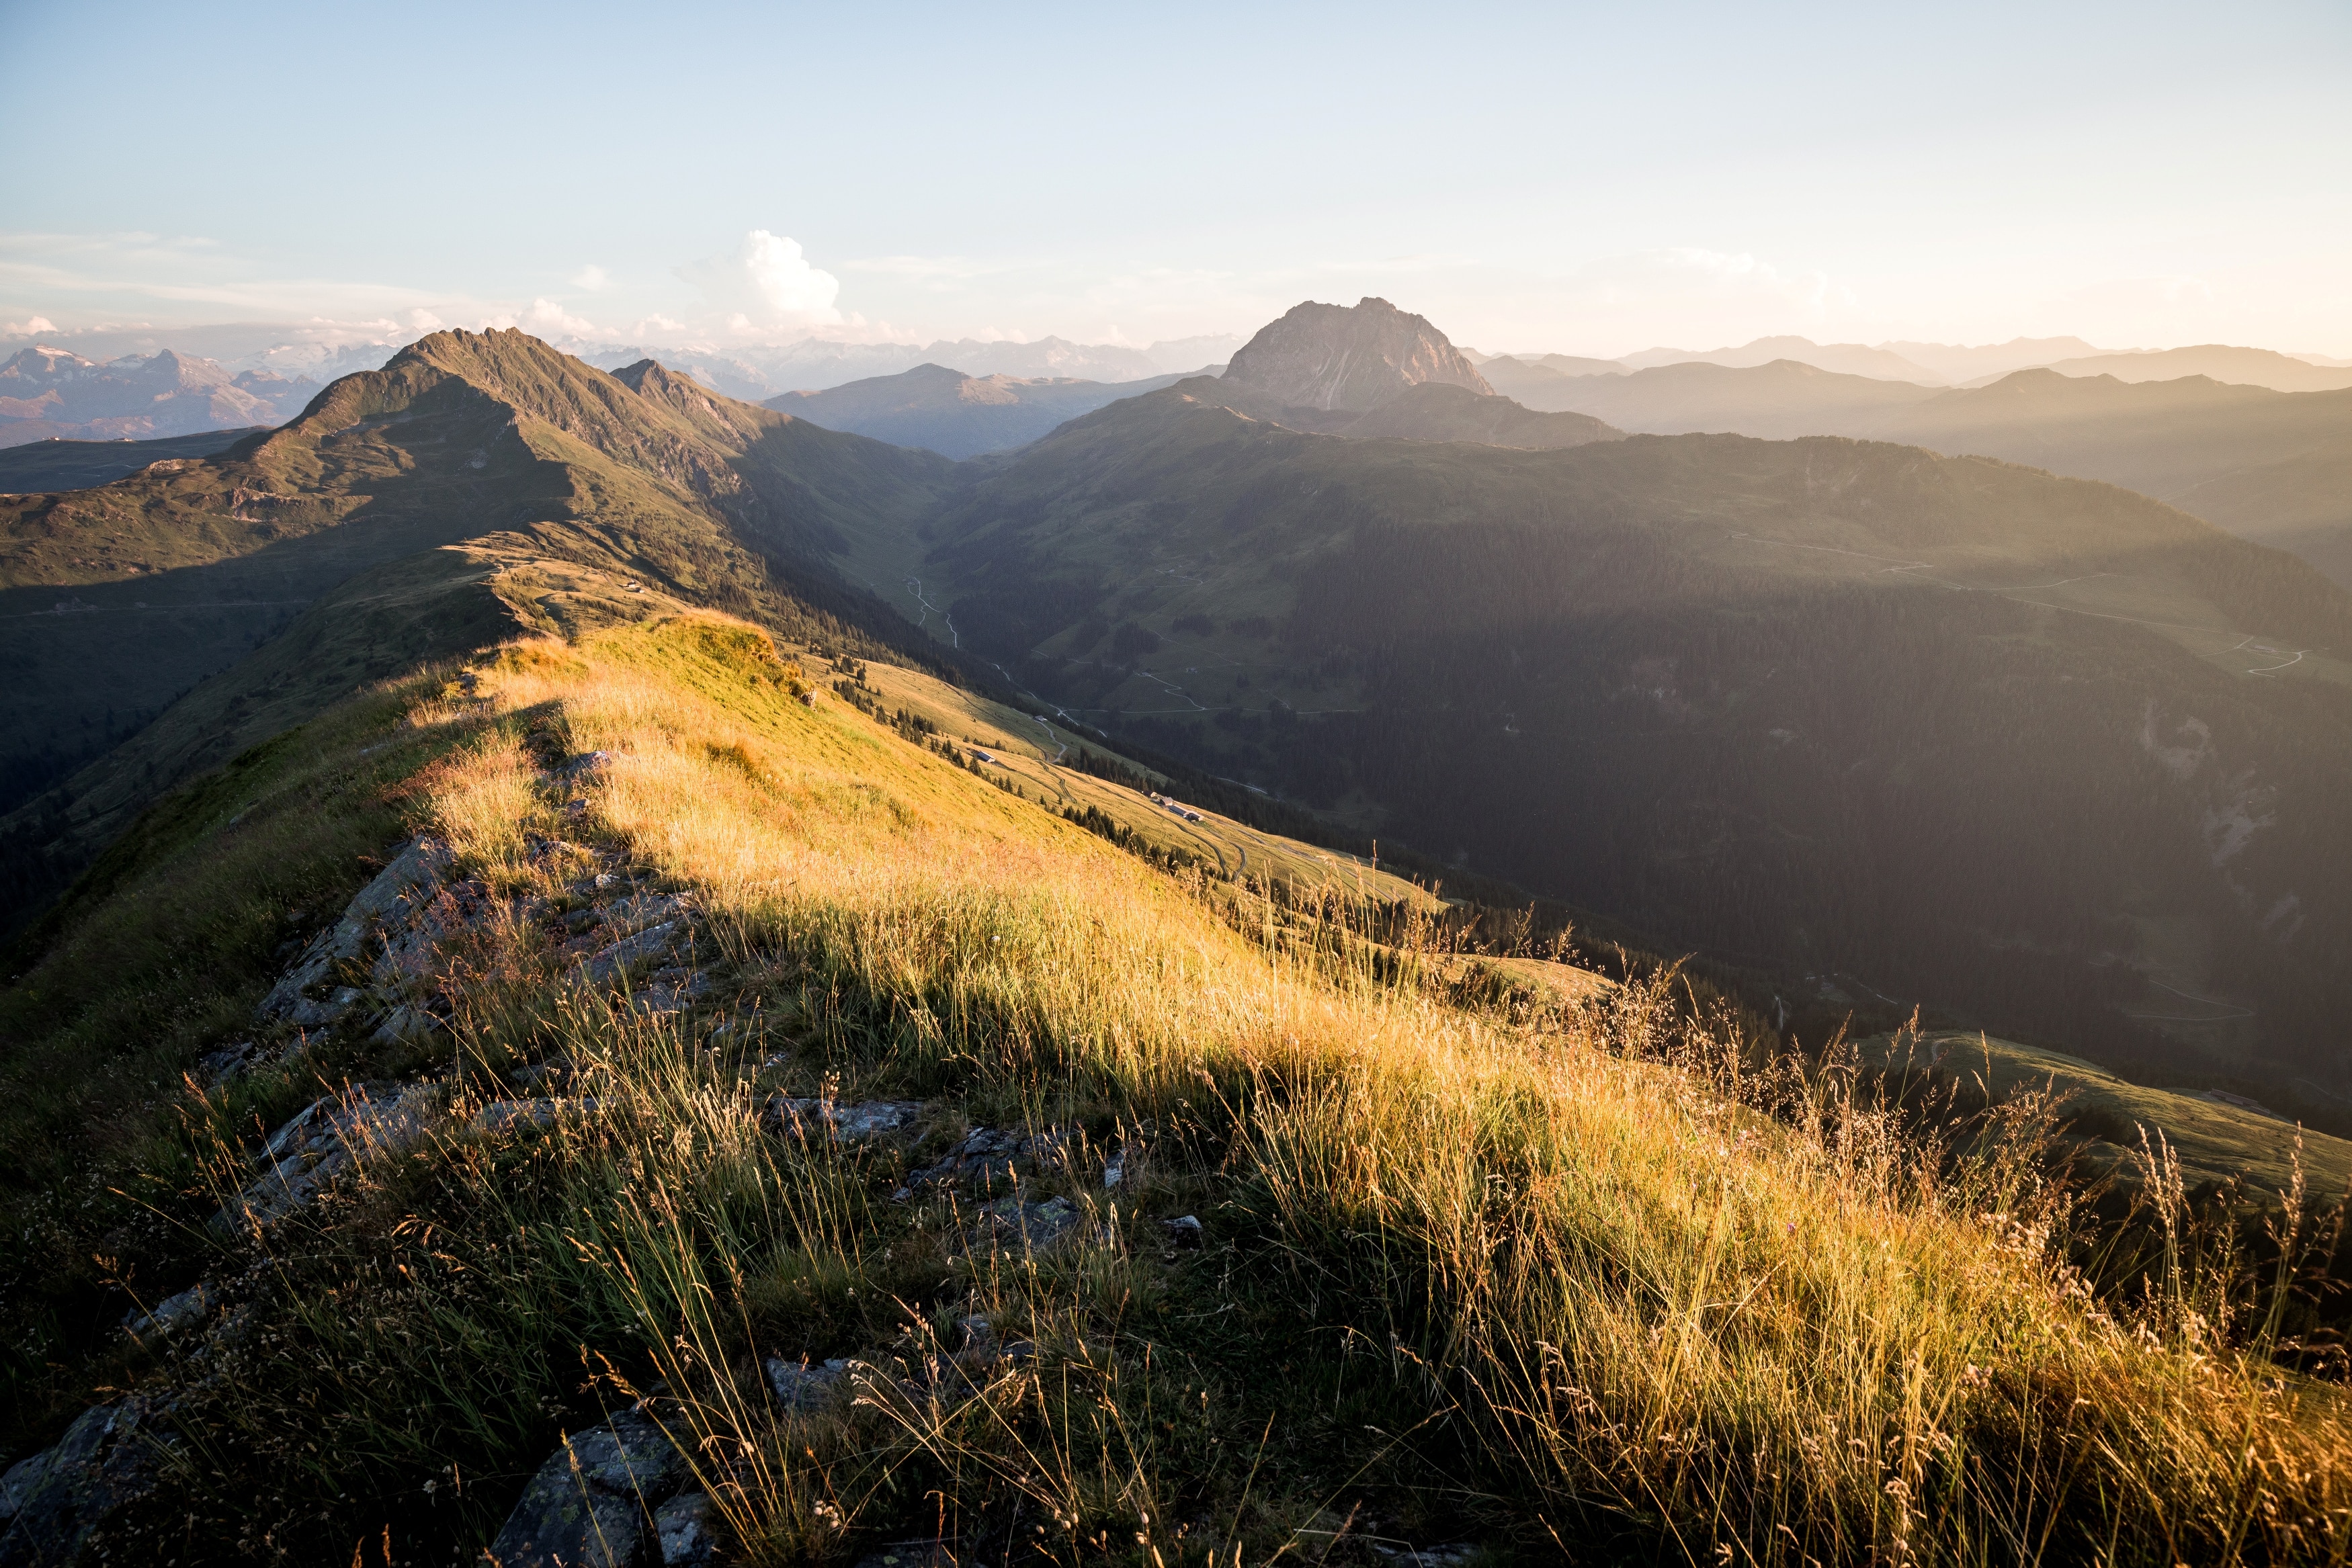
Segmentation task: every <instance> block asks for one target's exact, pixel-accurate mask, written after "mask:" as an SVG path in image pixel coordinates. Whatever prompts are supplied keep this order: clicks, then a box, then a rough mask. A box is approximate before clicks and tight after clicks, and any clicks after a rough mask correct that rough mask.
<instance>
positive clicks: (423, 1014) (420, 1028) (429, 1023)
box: [372, 1002, 441, 1045]
mask: <svg viewBox="0 0 2352 1568" xmlns="http://www.w3.org/2000/svg"><path fill="white" fill-rule="evenodd" d="M440 1027H441V1020H440V1019H437V1018H435V1017H434V1016H433V1015H432V1013H430V1012H429V1011H427V1010H426V1009H424V1008H421V1007H416V1006H415V1005H413V1004H411V1003H407V1002H403V1003H402V1004H401V1005H400V1006H398V1007H396V1008H394V1009H392V1011H391V1012H390V1013H389V1014H388V1015H386V1017H385V1018H384V1020H383V1022H382V1023H380V1024H378V1025H376V1027H375V1033H374V1034H373V1037H372V1038H373V1040H375V1041H376V1043H377V1044H379V1045H400V1044H403V1043H404V1042H410V1041H417V1040H425V1039H428V1038H429V1037H430V1036H431V1035H432V1033H433V1031H434V1030H437V1029H439V1028H440Z"/></svg>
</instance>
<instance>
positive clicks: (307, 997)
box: [257, 839, 453, 1029]
mask: <svg viewBox="0 0 2352 1568" xmlns="http://www.w3.org/2000/svg"><path fill="white" fill-rule="evenodd" d="M452 858H453V857H452V856H451V855H450V853H449V851H448V848H447V846H446V845H444V844H442V843H440V842H439V841H436V840H433V839H416V840H415V841H411V842H410V843H409V844H408V845H407V846H406V847H404V849H402V850H401V852H399V853H398V854H396V855H394V857H393V860H392V863H391V864H390V865H388V866H386V867H384V868H383V871H381V872H379V873H376V876H375V880H373V882H371V883H368V884H367V885H366V886H365V887H363V888H362V889H360V891H359V893H358V894H357V895H356V896H354V897H353V898H352V901H351V903H350V904H347V905H345V906H344V909H343V913H342V916H341V918H340V919H338V920H337V921H336V922H335V924H334V925H331V926H330V927H329V928H328V929H327V930H325V931H322V932H320V934H319V935H318V936H315V937H313V938H312V939H311V940H310V946H306V947H305V948H303V949H302V953H301V956H299V957H298V958H297V959H295V961H294V964H293V967H291V968H289V969H288V970H287V971H286V973H285V974H284V975H283V976H281V977H279V978H278V984H277V985H275V986H273V987H271V988H270V991H269V994H268V996H266V997H264V998H262V999H261V1006H260V1007H259V1008H258V1009H257V1017H259V1018H261V1019H265V1020H271V1019H284V1020H286V1021H287V1022H289V1023H297V1024H300V1025H302V1026H303V1027H304V1028H306V1029H318V1028H322V1027H324V1026H325V1025H327V1024H330V1023H332V1022H333V1021H334V1020H335V1019H338V1018H341V1016H342V1015H343V1014H344V1013H345V1012H347V1011H348V1010H350V1009H351V1007H352V1004H353V1003H354V1002H357V1001H358V1000H359V999H360V995H361V993H360V992H359V991H358V990H357V989H355V988H352V987H350V986H342V987H333V986H331V981H332V980H333V979H334V977H335V971H336V968H337V967H338V966H339V965H341V964H344V963H348V962H353V961H356V960H358V959H359V958H361V957H362V956H365V954H366V951H367V945H368V939H369V937H370V936H373V934H374V933H375V932H376V931H377V929H378V928H379V927H381V926H383V925H385V924H387V923H388V922H392V921H394V920H397V919H399V918H400V917H402V916H403V915H405V914H406V913H407V912H408V910H409V909H410V908H411V907H412V906H413V905H421V904H422V903H423V902H424V901H425V900H426V899H429V898H430V897H431V895H432V894H433V893H434V891H435V890H436V889H437V888H438V887H439V886H440V883H441V879H442V877H443V876H444V874H445V873H446V872H447V871H448V869H449V866H450V864H451V862H452Z"/></svg>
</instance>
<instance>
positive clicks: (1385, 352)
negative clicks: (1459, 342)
mask: <svg viewBox="0 0 2352 1568" xmlns="http://www.w3.org/2000/svg"><path fill="white" fill-rule="evenodd" d="M1224 379H1225V380H1226V381H1228V382H1233V383H1234V384H1235V385H1237V386H1240V387H1244V388H1246V389H1247V390H1249V391H1250V392H1254V393H1255V394H1257V395H1258V396H1260V397H1262V398H1265V399H1266V400H1268V401H1270V402H1276V403H1279V404H1281V405H1283V406H1286V407H1290V408H1313V409H1322V410H1325V411H1336V410H1343V409H1344V410H1349V411H1351V412H1355V413H1370V411H1371V410H1373V409H1376V408H1379V407H1381V405H1382V404H1383V403H1386V402H1390V401H1391V400H1392V399H1394V398H1396V397H1397V396H1398V395H1400V394H1401V393H1402V392H1404V391H1405V389H1406V388H1408V387H1412V386H1418V385H1420V384H1421V383H1422V382H1442V383H1444V384H1446V385H1449V386H1457V387H1465V388H1467V389H1468V390H1469V391H1471V392H1478V393H1480V394H1482V395H1485V396H1489V397H1491V396H1493V395H1494V393H1495V389H1494V388H1493V387H1492V386H1490V385H1488V384H1487V382H1486V377H1484V376H1482V375H1480V374H1479V373H1478V367H1477V366H1475V365H1474V364H1472V363H1471V362H1470V361H1469V360H1468V359H1467V358H1466V357H1465V355H1464V354H1463V352H1462V350H1459V349H1457V348H1455V347H1454V345H1453V343H1452V342H1451V341H1449V340H1447V338H1446V336H1445V334H1444V333H1443V332H1441V331H1439V330H1438V329H1436V328H1434V327H1433V326H1431V325H1430V324H1429V320H1428V319H1427V318H1426V317H1422V316H1414V315H1412V314H1410V313H1408V312H1406V311H1403V310H1400V309H1398V308H1396V307H1395V306H1393V305H1391V304H1390V303H1389V302H1388V301H1387V300H1385V299H1374V298H1369V297H1367V298H1364V299H1361V300H1359V301H1358V302H1357V303H1356V304H1355V305H1354V306H1353V307H1349V306H1344V305H1321V304H1318V303H1316V302H1315V301H1314V300H1311V299H1310V300H1308V301H1307V302H1306V303H1305V304H1302V305H1295V306H1293V307H1291V308H1290V309H1289V310H1288V311H1287V312H1286V313H1285V314H1284V315H1283V317H1282V319H1280V320H1277V321H1272V322H1268V323H1267V324H1266V325H1265V327H1263V328H1261V329H1259V330H1258V334H1257V336H1256V337H1255V338H1252V339H1251V340H1249V341H1248V342H1247V343H1246V344H1244V345H1243V347H1242V349H1241V350H1240V351H1239V352H1238V353H1236V354H1234V358H1233V363H1232V364H1231V365H1229V366H1228V367H1227V368H1226V371H1225V375H1224Z"/></svg>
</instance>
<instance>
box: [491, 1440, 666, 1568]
mask: <svg viewBox="0 0 2352 1568" xmlns="http://www.w3.org/2000/svg"><path fill="white" fill-rule="evenodd" d="M686 1475H687V1465H686V1457H685V1456H684V1455H683V1454H681V1453H679V1452H678V1449H677V1444H675V1443H673V1442H672V1441H671V1440H670V1437H669V1434H668V1433H667V1432H665V1431H663V1430H662V1428H661V1427H660V1425H659V1424H658V1423H656V1421H655V1420H654V1419H653V1418H652V1417H651V1416H646V1415H645V1414H643V1413H641V1412H639V1411H635V1410H625V1411H623V1412H622V1413H620V1414H619V1415H617V1416H613V1417H611V1418H610V1419H609V1420H605V1421H602V1422H599V1423H597V1424H596V1425H594V1426H593V1427H583V1428H582V1429H581V1430H580V1431H577V1432H573V1433H572V1434H570V1435H569V1436H567V1437H565V1438H564V1439H563V1443H562V1446H561V1447H560V1448H557V1449H556V1450H555V1452H554V1453H553V1454H551V1455H550V1456H549V1457H548V1459H547V1462H546V1463H545V1464H543V1465H541V1466H540V1468H539V1473H538V1474H537V1475H535V1476H533V1477H532V1478H531V1481H530V1485H529V1486H528V1487H526V1488H524V1489H523V1494H522V1500H520V1502H518V1503H516V1504H515V1506H514V1511H513V1512H512V1513H510V1514H509V1515H508V1516H507V1521H506V1524H505V1525H504V1526H503V1527H502V1528H501V1529H500V1530H499V1534H498V1539H497V1540H495V1541H493V1542H490V1549H489V1553H488V1561H489V1563H494V1564H496V1568H559V1564H560V1565H561V1568H643V1565H644V1564H646V1563H647V1562H648V1560H650V1559H653V1558H654V1557H655V1553H656V1552H658V1551H659V1550H660V1546H661V1536H662V1531H661V1530H660V1528H659V1526H658V1524H657V1522H656V1510H658V1509H659V1508H660V1506H661V1505H662V1504H664V1503H666V1502H667V1501H669V1500H670V1499H671V1498H672V1497H674V1496H675V1495H676V1494H677V1491H678V1489H679V1487H680V1486H681V1485H682V1484H683V1483H684V1482H685V1480H686ZM673 1533H677V1532H675V1531H673ZM665 1561H666V1559H665Z"/></svg>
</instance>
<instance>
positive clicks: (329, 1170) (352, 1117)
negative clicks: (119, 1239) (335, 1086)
mask: <svg viewBox="0 0 2352 1568" xmlns="http://www.w3.org/2000/svg"><path fill="white" fill-rule="evenodd" d="M439 1098H440V1096H439V1092H438V1091H436V1089H435V1088H434V1087H433V1086H432V1085H430V1084H425V1083H407V1084H365V1083H362V1084H357V1085H354V1086H353V1087H352V1088H351V1089H348V1090H345V1091H344V1092H341V1093H340V1094H331V1095H328V1096H326V1097H325V1098H323V1099H320V1100H314V1101H312V1102H311V1103H310V1104H309V1105H308V1106H306V1107H304V1108H303V1110H302V1113H300V1114H299V1115H298V1116H296V1117H295V1118H294V1119H293V1120H292V1121H290V1122H288V1123H287V1124H285V1125H284V1126H282V1127H280V1128H278V1130H277V1131H276V1132H274V1133H272V1134H270V1135H269V1141H268V1143H267V1144H264V1145H262V1149H261V1155H260V1158H259V1161H258V1162H257V1163H258V1164H259V1166H260V1167H261V1174H260V1175H259V1176H257V1177H256V1178H255V1180H254V1181H253V1183H252V1185H250V1186H247V1188H246V1189H245V1190H244V1191H243V1192H241V1193H239V1194H238V1195H237V1196H236V1197H234V1198H232V1199H231V1200H230V1201H229V1202H228V1203H226V1205H224V1206H223V1207H222V1208H221V1211H220V1212H219V1213H218V1214H216V1215H215V1216H214V1217H213V1225H214V1227H215V1228H216V1229H219V1230H222V1231H225V1232H234V1231H237V1230H242V1229H247V1228H256V1227H264V1226H268V1225H270V1224H272V1223H274V1222H276V1221H277V1220H279V1219H282V1218H285V1217H286V1216H287V1215H289V1214H291V1213H293V1212H294V1211H295V1210H296V1209H298V1208H300V1207H304V1206H305V1205H307V1204H308V1203H310V1200H311V1199H312V1198H314V1197H318V1196H319V1193H320V1190H321V1189H323V1188H324V1187H325V1186H327V1184H328V1183H330V1182H331V1181H333V1180H334V1179H335V1177H336V1176H339V1175H341V1173H342V1172H343V1171H345V1170H347V1169H349V1168H350V1167H351V1166H352V1162H353V1161H355V1160H357V1159H361V1158H364V1157H366V1156H367V1155H374V1154H390V1153H395V1152H397V1151H399V1150H401V1149H404V1148H406V1147H407V1146H408V1145H412V1144H414V1143H415V1142H416V1141H417V1140H418V1139H420V1138H422V1137H424V1136H425V1133H426V1132H427V1131H428V1130H429V1129H430V1127H431V1126H432V1124H433V1117H434V1114H435V1112H436V1109H437V1107H438V1101H439Z"/></svg>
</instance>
